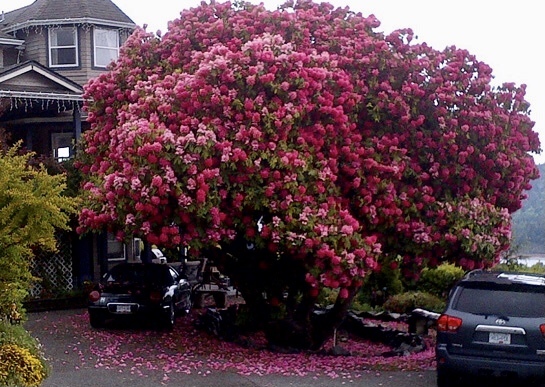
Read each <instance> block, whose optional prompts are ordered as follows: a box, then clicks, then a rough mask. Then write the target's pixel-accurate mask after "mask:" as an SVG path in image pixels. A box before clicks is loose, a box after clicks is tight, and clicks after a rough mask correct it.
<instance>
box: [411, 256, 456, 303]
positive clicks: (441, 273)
mask: <svg viewBox="0 0 545 387" xmlns="http://www.w3.org/2000/svg"><path fill="white" fill-rule="evenodd" d="M464 275H465V271H464V269H462V268H461V267H459V266H456V265H453V264H450V263H443V264H441V265H439V266H437V267H436V268H434V269H429V268H425V269H424V270H422V273H421V275H420V280H419V281H418V284H417V287H418V290H420V291H423V292H428V293H431V294H434V295H436V296H437V297H441V298H443V299H446V297H447V296H448V293H449V291H450V289H451V288H452V287H453V286H454V284H456V282H458V281H459V280H461V279H462V277H463V276H464Z"/></svg>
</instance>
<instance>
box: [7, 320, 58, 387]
mask: <svg viewBox="0 0 545 387" xmlns="http://www.w3.org/2000/svg"><path fill="white" fill-rule="evenodd" d="M48 375H49V367H48V366H47V364H46V362H45V359H44V357H43V354H42V352H41V350H40V346H39V343H38V341H37V340H36V339H35V338H33V337H32V336H31V335H30V334H29V333H28V331H26V330H25V329H24V328H23V327H22V326H21V325H11V324H9V323H5V322H0V386H38V385H40V384H41V382H42V381H43V380H44V379H45V378H46V377H47V376H48Z"/></svg>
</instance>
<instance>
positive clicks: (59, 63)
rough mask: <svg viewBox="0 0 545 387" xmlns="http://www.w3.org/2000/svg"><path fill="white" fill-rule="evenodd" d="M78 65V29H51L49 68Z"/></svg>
mask: <svg viewBox="0 0 545 387" xmlns="http://www.w3.org/2000/svg"><path fill="white" fill-rule="evenodd" d="M78 65H79V63H78V30H77V28H75V27H58V28H50V29H49V67H74V66H78Z"/></svg>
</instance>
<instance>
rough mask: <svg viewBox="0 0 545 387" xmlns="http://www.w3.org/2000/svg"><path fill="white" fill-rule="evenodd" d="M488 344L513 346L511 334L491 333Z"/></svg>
mask: <svg viewBox="0 0 545 387" xmlns="http://www.w3.org/2000/svg"><path fill="white" fill-rule="evenodd" d="M488 342H489V343H491V344H511V334H509V333H495V332H490V333H489V336H488Z"/></svg>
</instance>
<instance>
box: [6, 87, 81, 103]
mask: <svg viewBox="0 0 545 387" xmlns="http://www.w3.org/2000/svg"><path fill="white" fill-rule="evenodd" d="M0 98H12V99H13V98H15V99H19V98H21V99H25V100H48V101H74V102H83V96H82V95H81V94H79V95H78V94H69V93H42V92H34V91H11V90H0Z"/></svg>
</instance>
